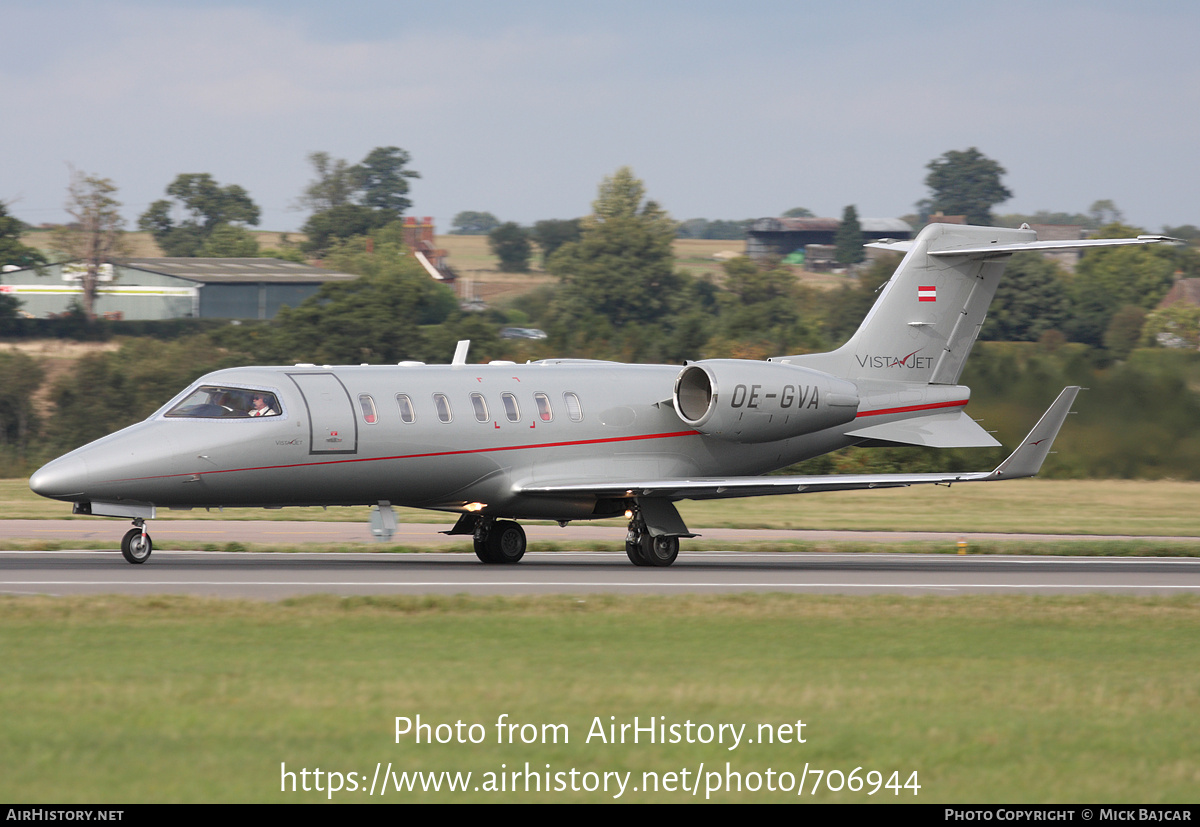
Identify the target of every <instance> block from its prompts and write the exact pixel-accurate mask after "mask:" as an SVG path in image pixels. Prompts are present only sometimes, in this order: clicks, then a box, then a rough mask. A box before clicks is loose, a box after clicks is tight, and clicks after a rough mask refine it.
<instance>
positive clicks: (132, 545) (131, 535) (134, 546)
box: [121, 520, 154, 564]
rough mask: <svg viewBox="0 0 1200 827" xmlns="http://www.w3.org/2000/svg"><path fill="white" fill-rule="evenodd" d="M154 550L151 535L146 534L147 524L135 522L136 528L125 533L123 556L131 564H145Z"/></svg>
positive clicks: (122, 540) (122, 545)
mask: <svg viewBox="0 0 1200 827" xmlns="http://www.w3.org/2000/svg"><path fill="white" fill-rule="evenodd" d="M153 550H154V544H153V543H152V542H151V541H150V535H149V534H147V533H146V526H145V524H144V523H143V522H142V521H141V520H136V521H134V528H131V529H129V531H127V532H125V536H124V537H123V538H122V539H121V556H123V557H124V558H125V560H126V561H127V562H130V563H134V564H139V563H145V562H146V561H147V560H149V559H150V552H151V551H153Z"/></svg>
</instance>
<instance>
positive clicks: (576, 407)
mask: <svg viewBox="0 0 1200 827" xmlns="http://www.w3.org/2000/svg"><path fill="white" fill-rule="evenodd" d="M563 402H565V403H566V405H567V416H569V417H570V418H571V421H572V422H582V421H583V403H582V402H580V401H579V394H576V393H572V392H571V391H567V392H566V393H564V394H563Z"/></svg>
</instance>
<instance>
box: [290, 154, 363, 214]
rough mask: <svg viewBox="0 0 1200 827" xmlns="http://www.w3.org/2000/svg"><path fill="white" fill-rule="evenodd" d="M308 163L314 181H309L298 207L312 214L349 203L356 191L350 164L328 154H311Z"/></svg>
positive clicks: (356, 187)
mask: <svg viewBox="0 0 1200 827" xmlns="http://www.w3.org/2000/svg"><path fill="white" fill-rule="evenodd" d="M308 162H309V163H310V164H312V167H313V172H315V173H316V175H317V177H316V180H314V181H310V182H309V184H308V186H307V187H305V188H304V194H303V195H302V196H300V206H301V207H304V208H307V209H310V210H312V211H313V212H323V211H325V210H331V209H333V208H334V207H341V206H344V205H346V204H349V203H350V202H351V199H352V198H353V197H354V193H355V192H356V191H357V189H358V185H357V184H356V183H355V180H354V175H353V174H352V173H351V171H350V170H351V167H350V164H348V163H347V162H346V161H344V160H343V159H341V158H333V157H331V156H330V154H329V153H328V152H311V153H309V156H308Z"/></svg>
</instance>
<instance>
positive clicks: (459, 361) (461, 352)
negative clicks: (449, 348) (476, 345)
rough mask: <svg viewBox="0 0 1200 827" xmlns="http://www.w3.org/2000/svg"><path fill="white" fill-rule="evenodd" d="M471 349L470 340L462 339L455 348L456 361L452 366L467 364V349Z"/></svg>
mask: <svg viewBox="0 0 1200 827" xmlns="http://www.w3.org/2000/svg"><path fill="white" fill-rule="evenodd" d="M469 347H471V340H470V339H461V340H460V341H459V343H458V346H457V347H456V348H454V361H453V362H451V363H450V364H452V365H465V364H466V363H467V349H468V348H469Z"/></svg>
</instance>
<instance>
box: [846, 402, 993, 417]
mask: <svg viewBox="0 0 1200 827" xmlns="http://www.w3.org/2000/svg"><path fill="white" fill-rule="evenodd" d="M969 401H970V400H969V399H959V400H958V401H957V402H931V403H930V404H928V405H908V406H906V407H903V408H880V409H879V410H877V411H859V412H858V414H857V415H856V416H855V417H854V418H855V419H858V417H860V416H879V415H881V414H896V413H910V412H912V411H932V410H936V409H937V408H961V407H963V406H964V405H966V404H967V402H969Z"/></svg>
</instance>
